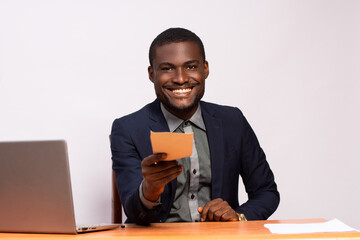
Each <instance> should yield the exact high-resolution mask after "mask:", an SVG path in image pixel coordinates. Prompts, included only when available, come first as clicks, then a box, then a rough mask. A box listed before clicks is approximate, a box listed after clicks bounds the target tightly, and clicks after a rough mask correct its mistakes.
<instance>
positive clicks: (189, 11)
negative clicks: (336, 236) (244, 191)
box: [0, 0, 360, 229]
mask: <svg viewBox="0 0 360 240" xmlns="http://www.w3.org/2000/svg"><path fill="white" fill-rule="evenodd" d="M359 13H360V1H357V0H353V1H352V0H341V1H340V0H311V1H310V0H309V1H305V0H304V1H300V0H296V1H294V0H271V1H270V0H269V1H267V0H263V1H238V0H233V1H230V0H222V1H212V0H204V1H193V0H183V1H170V2H169V1H160V0H153V1H146V0H142V1H140V0H136V1H134V0H131V1H130V0H129V1H116V0H105V1H104V0H83V1H81V0H75V1H73V0H71V1H70V0H50V1H48V0H43V1H41V0H30V1H29V0H0V141H8V140H33V139H37V140H42V139H66V140H67V141H68V145H69V146H68V147H69V153H70V165H71V175H72V181H73V192H74V202H75V210H76V219H77V222H78V223H86V222H90V223H92V222H109V221H110V219H111V208H110V203H111V186H110V183H111V160H110V158H111V153H110V149H109V140H108V135H109V133H110V128H111V124H112V121H113V120H114V119H115V118H117V117H120V116H123V115H125V114H128V113H130V112H133V111H135V110H137V109H139V108H140V107H142V106H143V105H145V104H146V103H148V102H150V101H152V100H153V99H154V97H155V94H154V91H153V86H152V84H151V82H150V81H149V80H148V78H147V66H148V60H147V54H148V47H149V45H150V43H151V41H152V39H153V38H154V37H155V36H156V35H157V34H158V33H160V32H161V31H162V30H165V29H166V28H168V27H172V26H182V27H186V28H189V29H191V30H193V31H194V32H195V33H197V34H198V35H199V36H200V37H201V38H202V39H203V41H204V44H205V48H206V52H207V59H208V61H209V63H210V76H209V78H208V80H207V88H206V94H205V97H204V100H207V101H212V102H217V103H221V104H227V105H233V106H238V107H239V108H240V109H242V110H243V112H244V113H245V116H247V118H248V120H249V121H250V123H251V124H252V126H253V128H254V130H255V132H256V133H257V135H258V138H259V140H260V142H261V144H262V146H263V148H264V150H265V152H266V153H267V157H268V161H269V163H270V165H271V167H272V169H273V171H274V173H275V175H276V181H277V183H278V187H279V191H280V192H281V203H280V206H279V209H278V210H277V212H276V213H275V214H274V215H273V216H272V217H271V219H293V218H327V219H332V218H339V219H340V220H342V221H343V222H345V223H347V224H349V225H350V226H353V227H356V228H358V229H360V221H359V220H358V219H359V215H360V205H359V202H360V191H359V190H360V189H359V188H360V187H359V183H360V174H359V170H360V153H359V136H360V126H359V123H360V107H359V103H360V94H359V92H360V14H359ZM240 192H241V190H240ZM244 200H245V199H244V198H243V195H242V199H241V201H244Z"/></svg>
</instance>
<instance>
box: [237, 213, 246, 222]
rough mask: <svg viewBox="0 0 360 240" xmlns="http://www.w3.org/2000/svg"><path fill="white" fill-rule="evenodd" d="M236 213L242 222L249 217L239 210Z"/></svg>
mask: <svg viewBox="0 0 360 240" xmlns="http://www.w3.org/2000/svg"><path fill="white" fill-rule="evenodd" d="M235 213H236V215H237V216H238V218H239V221H241V222H244V221H247V219H246V217H245V215H244V214H243V213H238V212H235Z"/></svg>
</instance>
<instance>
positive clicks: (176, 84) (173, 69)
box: [148, 41, 209, 119]
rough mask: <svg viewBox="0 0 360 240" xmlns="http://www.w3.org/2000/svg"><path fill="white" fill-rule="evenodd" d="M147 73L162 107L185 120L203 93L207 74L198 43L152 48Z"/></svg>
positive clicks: (182, 43)
mask: <svg viewBox="0 0 360 240" xmlns="http://www.w3.org/2000/svg"><path fill="white" fill-rule="evenodd" d="M148 72H149V78H150V80H151V81H152V82H153V83H154V87H155V92H156V95H157V97H158V99H159V100H160V101H161V102H162V103H163V104H164V106H165V108H166V109H167V110H168V111H169V112H171V113H172V114H174V115H176V116H177V117H179V118H182V119H189V118H190V117H191V116H192V115H193V114H194V113H195V111H196V109H197V106H198V103H199V101H200V99H201V98H202V96H203V95H204V91H205V79H206V78H207V76H208V75H209V66H208V63H207V62H206V61H205V62H204V61H203V56H202V54H201V51H200V48H199V46H198V45H197V44H196V43H194V42H190V41H187V42H180V43H170V44H166V45H163V46H159V47H156V49H155V55H154V59H153V61H152V67H151V66H150V67H149V68H148Z"/></svg>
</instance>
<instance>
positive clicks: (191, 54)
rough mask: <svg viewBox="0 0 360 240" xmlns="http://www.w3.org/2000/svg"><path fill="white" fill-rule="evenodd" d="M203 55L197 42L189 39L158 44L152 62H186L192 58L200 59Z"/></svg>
mask: <svg viewBox="0 0 360 240" xmlns="http://www.w3.org/2000/svg"><path fill="white" fill-rule="evenodd" d="M202 59H203V56H202V54H201V51H200V47H199V46H198V44H196V43H194V42H190V41H186V42H179V43H169V44H165V45H162V46H158V47H156V49H155V54H154V59H153V63H154V64H155V65H156V64H161V63H164V62H167V63H177V62H179V61H180V62H187V61H192V60H198V61H201V60H202Z"/></svg>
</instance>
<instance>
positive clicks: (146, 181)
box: [111, 119, 182, 224]
mask: <svg viewBox="0 0 360 240" xmlns="http://www.w3.org/2000/svg"><path fill="white" fill-rule="evenodd" d="M127 121H128V119H127V120H124V119H117V120H115V121H114V123H113V126H112V131H111V151H112V159H113V169H114V171H115V173H116V184H117V188H118V192H119V195H120V199H121V202H122V204H123V207H124V211H125V213H126V216H127V217H128V222H135V223H138V224H147V223H150V222H156V221H159V219H160V216H159V214H160V212H161V209H162V208H164V206H163V204H160V205H158V206H156V207H154V208H152V209H148V208H147V207H146V206H145V205H144V204H143V203H142V201H141V199H140V193H139V191H142V193H143V196H144V197H145V198H146V199H147V200H149V201H156V200H157V199H158V198H159V196H160V194H161V193H162V192H163V191H164V187H165V185H166V184H167V183H169V182H170V181H171V180H173V179H174V178H176V177H177V176H178V174H180V172H181V170H182V166H181V165H178V164H177V162H176V161H167V162H165V161H160V160H161V159H162V158H163V155H162V154H156V155H152V154H151V149H150V150H149V151H146V150H144V146H145V145H149V146H151V145H150V142H147V141H150V140H149V139H150V136H149V138H148V140H143V139H147V138H146V136H144V134H143V135H142V136H141V137H140V138H137V137H135V136H134V135H133V134H132V133H134V131H135V130H134V129H132V128H131V124H129V123H128V122H127ZM149 134H150V133H149ZM136 139H141V140H136ZM142 140H143V141H142ZM139 148H140V149H139ZM146 154H149V156H147V157H144V160H142V155H146ZM155 163H156V164H155ZM143 176H144V177H143ZM141 183H142V184H141ZM140 185H142V189H139V187H140Z"/></svg>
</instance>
